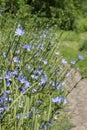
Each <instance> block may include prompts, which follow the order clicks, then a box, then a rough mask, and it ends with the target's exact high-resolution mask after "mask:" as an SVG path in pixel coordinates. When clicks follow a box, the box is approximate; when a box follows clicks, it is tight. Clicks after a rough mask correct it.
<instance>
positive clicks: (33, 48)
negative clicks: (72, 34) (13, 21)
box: [0, 26, 83, 130]
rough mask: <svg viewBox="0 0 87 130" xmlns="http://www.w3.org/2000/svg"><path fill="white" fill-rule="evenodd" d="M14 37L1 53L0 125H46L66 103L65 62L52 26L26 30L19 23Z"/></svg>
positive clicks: (18, 126) (42, 126)
mask: <svg viewBox="0 0 87 130" xmlns="http://www.w3.org/2000/svg"><path fill="white" fill-rule="evenodd" d="M27 35H29V37H28V36H27ZM26 37H27V40H26ZM13 39H14V40H13V43H12V44H9V46H8V45H7V47H6V50H4V52H2V54H3V55H2V60H3V63H4V64H2V65H1V66H0V68H1V69H0V86H1V88H0V92H1V94H0V118H1V122H3V123H1V127H2V128H4V129H11V128H13V129H20V128H21V127H22V130H24V129H25V128H26V129H27V128H28V129H30V130H31V129H34V130H37V129H38V130H41V129H45V127H46V128H48V126H51V125H52V121H53V120H54V117H55V113H56V112H57V111H60V109H61V108H62V107H63V106H64V105H65V104H66V103H67V100H66V98H65V90H64V87H63V86H64V79H65V78H66V77H67V76H68V75H67V76H66V71H65V68H64V66H65V64H67V61H66V60H65V59H64V58H63V59H62V58H61V56H60V53H59V51H58V48H57V43H56V42H55V40H56V37H55V35H53V34H52V33H51V29H48V31H47V30H43V31H42V30H39V31H38V30H36V32H33V33H32V32H29V33H26V32H25V30H24V29H22V27H21V26H18V28H17V29H16V30H15V32H14V37H13ZM23 42H24V43H23ZM78 58H79V59H80V60H82V59H83V58H82V57H81V56H79V57H78ZM74 63H75V62H74V61H72V64H74ZM64 71H65V73H64ZM4 124H5V125H4Z"/></svg>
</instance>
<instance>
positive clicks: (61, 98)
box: [52, 96, 64, 103]
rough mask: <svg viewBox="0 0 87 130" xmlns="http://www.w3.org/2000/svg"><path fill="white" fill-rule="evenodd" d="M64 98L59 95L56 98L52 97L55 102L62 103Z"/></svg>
mask: <svg viewBox="0 0 87 130" xmlns="http://www.w3.org/2000/svg"><path fill="white" fill-rule="evenodd" d="M63 100H64V98H63V97H62V96H58V97H56V98H52V102H53V103H61V102H63Z"/></svg>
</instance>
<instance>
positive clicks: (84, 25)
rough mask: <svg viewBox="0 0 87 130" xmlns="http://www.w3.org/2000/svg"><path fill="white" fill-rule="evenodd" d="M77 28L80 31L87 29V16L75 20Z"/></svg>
mask: <svg viewBox="0 0 87 130" xmlns="http://www.w3.org/2000/svg"><path fill="white" fill-rule="evenodd" d="M75 28H76V30H77V31H79V32H85V31H87V18H83V17H80V18H78V19H77V20H76V22H75Z"/></svg>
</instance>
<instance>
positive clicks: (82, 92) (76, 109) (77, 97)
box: [68, 74, 87, 130]
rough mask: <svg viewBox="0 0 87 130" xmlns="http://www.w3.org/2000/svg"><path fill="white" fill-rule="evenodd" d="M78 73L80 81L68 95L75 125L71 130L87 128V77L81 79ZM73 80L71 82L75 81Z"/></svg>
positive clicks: (86, 129)
mask: <svg viewBox="0 0 87 130" xmlns="http://www.w3.org/2000/svg"><path fill="white" fill-rule="evenodd" d="M77 75H78V76H77V80H78V81H79V82H77V83H76V86H75V88H73V89H72V91H71V92H70V94H69V95H68V102H69V105H68V112H69V113H70V115H71V119H70V121H71V122H72V123H73V124H74V125H75V127H74V128H72V129H71V130H87V79H81V76H80V75H79V74H77ZM75 76H76V74H75ZM75 76H74V80H75V79H76V78H75ZM74 80H73V81H74ZM73 81H72V80H71V81H70V82H71V83H73Z"/></svg>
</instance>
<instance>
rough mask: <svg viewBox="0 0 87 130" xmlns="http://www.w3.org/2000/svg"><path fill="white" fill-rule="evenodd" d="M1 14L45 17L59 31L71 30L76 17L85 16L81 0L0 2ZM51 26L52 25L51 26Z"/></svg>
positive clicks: (84, 5)
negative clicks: (57, 27) (59, 29)
mask: <svg viewBox="0 0 87 130" xmlns="http://www.w3.org/2000/svg"><path fill="white" fill-rule="evenodd" d="M0 8H1V12H3V13H4V12H5V13H8V12H9V13H11V14H14V15H15V16H16V17H17V16H20V17H21V18H26V17H33V16H34V15H36V16H37V17H45V18H49V20H50V19H51V20H52V22H50V23H53V22H54V23H56V24H58V26H59V27H60V28H61V29H68V30H69V29H73V28H74V26H73V25H74V22H75V19H76V18H77V17H78V15H80V14H82V13H83V12H85V13H84V15H86V9H87V6H86V2H85V3H84V2H82V1H81V0H76V1H73V0H70V1H69V0H61V1H60V0H53V1H51V0H12V1H10V0H1V5H0ZM51 25H52V24H51Z"/></svg>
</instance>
